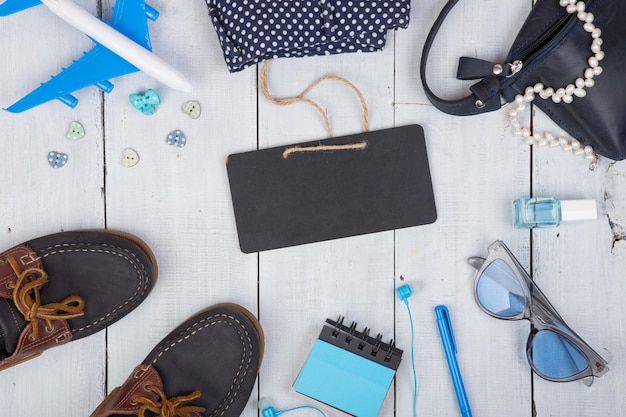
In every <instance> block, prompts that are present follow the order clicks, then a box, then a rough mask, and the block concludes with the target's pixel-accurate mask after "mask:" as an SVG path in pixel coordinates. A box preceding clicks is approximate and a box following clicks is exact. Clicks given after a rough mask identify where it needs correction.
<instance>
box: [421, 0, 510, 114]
mask: <svg viewBox="0 0 626 417" xmlns="http://www.w3.org/2000/svg"><path fill="white" fill-rule="evenodd" d="M458 2H459V0H448V3H447V4H446V5H445V7H444V8H443V10H442V11H441V13H440V14H439V16H438V17H437V20H436V21H435V23H434V24H433V26H432V28H431V29H430V32H429V33H428V36H427V37H426V42H425V44H424V49H423V51H422V60H421V63H420V77H421V79H422V85H423V87H424V91H425V93H426V97H428V100H430V102H431V103H432V104H433V105H434V106H435V107H436V108H437V109H439V110H441V111H443V112H445V113H448V114H453V115H455V116H469V115H473V114H480V113H485V112H489V111H493V110H497V109H499V108H500V107H502V102H501V99H500V81H499V80H498V78H497V77H496V76H495V75H489V76H486V77H484V78H482V79H481V80H480V81H478V82H477V83H476V84H474V85H472V86H471V87H470V91H471V92H472V94H471V95H469V96H467V97H465V98H462V99H458V100H444V99H442V98H441V97H439V96H437V95H436V94H435V93H433V91H432V90H431V89H430V87H429V86H428V82H427V81H426V63H427V61H428V55H429V54H430V49H431V47H432V45H433V42H434V40H435V36H437V33H438V32H439V29H440V28H441V25H442V24H443V22H444V20H445V19H446V17H447V16H448V13H450V10H452V8H453V7H454V6H455V5H456V4H457V3H458Z"/></svg>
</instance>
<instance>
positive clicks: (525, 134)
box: [522, 127, 530, 138]
mask: <svg viewBox="0 0 626 417" xmlns="http://www.w3.org/2000/svg"><path fill="white" fill-rule="evenodd" d="M522 136H523V137H525V138H527V137H529V136H530V129H529V128H527V127H523V128H522Z"/></svg>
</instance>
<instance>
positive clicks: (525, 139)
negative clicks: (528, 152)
mask: <svg viewBox="0 0 626 417" xmlns="http://www.w3.org/2000/svg"><path fill="white" fill-rule="evenodd" d="M524 142H526V145H532V144H533V143H535V139H534V138H533V137H532V136H528V137H526V138H524Z"/></svg>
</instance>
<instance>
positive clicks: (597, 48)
mask: <svg viewBox="0 0 626 417" xmlns="http://www.w3.org/2000/svg"><path fill="white" fill-rule="evenodd" d="M591 52H593V53H594V54H598V53H600V52H602V46H601V45H598V44H597V43H592V44H591Z"/></svg>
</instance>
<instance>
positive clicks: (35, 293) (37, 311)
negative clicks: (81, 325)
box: [7, 257, 85, 340]
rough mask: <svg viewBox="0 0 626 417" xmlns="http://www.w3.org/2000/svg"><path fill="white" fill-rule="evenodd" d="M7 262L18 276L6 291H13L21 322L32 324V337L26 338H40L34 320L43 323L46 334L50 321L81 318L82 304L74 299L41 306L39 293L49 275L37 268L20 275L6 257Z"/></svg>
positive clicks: (51, 325)
mask: <svg viewBox="0 0 626 417" xmlns="http://www.w3.org/2000/svg"><path fill="white" fill-rule="evenodd" d="M7 261H8V262H9V264H10V265H11V268H13V271H14V272H15V275H16V276H17V281H15V282H12V281H11V282H8V283H7V287H8V288H9V289H12V290H13V302H14V303H15V306H16V307H17V309H18V310H19V311H20V313H22V315H23V316H24V320H26V321H29V322H31V324H32V334H31V335H30V336H29V337H30V339H31V340H36V339H37V338H38V337H39V326H38V325H37V319H41V320H45V322H46V330H47V331H52V330H53V329H54V325H53V324H52V321H53V320H67V319H71V318H75V317H79V316H82V315H83V310H84V308H85V301H84V300H83V298H82V297H79V296H77V295H71V296H69V297H66V298H65V299H63V300H62V301H61V302H58V303H49V304H44V305H42V304H41V296H40V295H39V290H40V289H41V287H42V286H43V285H44V284H45V283H46V282H48V274H46V272H45V271H44V270H43V269H39V268H28V269H25V270H24V271H22V270H21V268H20V266H19V264H18V263H17V261H16V260H15V259H13V258H12V257H9V258H8V259H7Z"/></svg>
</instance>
